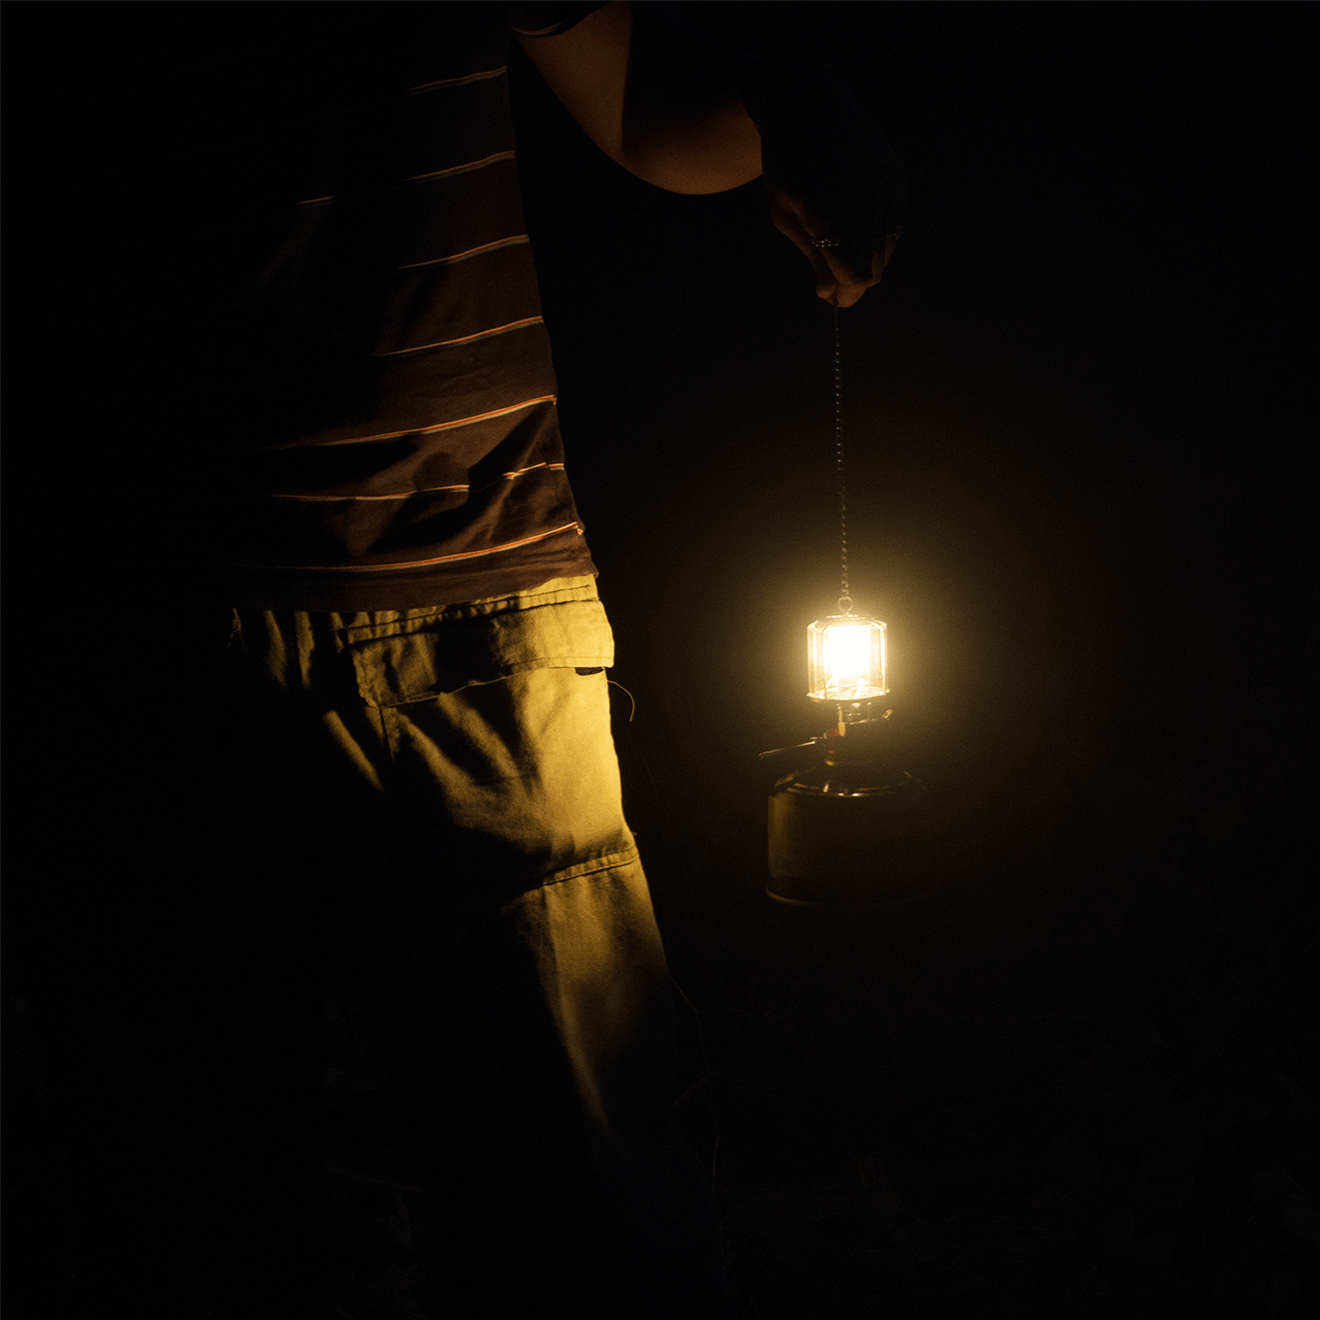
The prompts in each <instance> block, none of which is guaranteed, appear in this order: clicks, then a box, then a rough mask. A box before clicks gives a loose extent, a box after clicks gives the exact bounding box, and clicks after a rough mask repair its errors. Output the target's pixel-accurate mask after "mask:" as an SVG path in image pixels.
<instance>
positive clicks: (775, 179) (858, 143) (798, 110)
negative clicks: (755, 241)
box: [743, 61, 907, 307]
mask: <svg viewBox="0 0 1320 1320" xmlns="http://www.w3.org/2000/svg"><path fill="white" fill-rule="evenodd" d="M743 98H744V101H745V103H746V104H747V108H748V110H749V112H750V113H751V115H752V118H753V120H754V121H755V122H756V125H757V128H758V129H759V130H760V133H761V165H762V176H763V178H764V181H765V187H766V192H767V194H768V196H769V199H770V215H771V218H772V219H773V220H774V223H775V226H776V228H778V229H779V231H780V232H781V233H783V234H785V235H786V236H787V237H788V238H789V239H791V240H792V242H793V243H794V244H796V246H797V247H798V249H799V250H800V251H801V252H802V254H803V255H804V256H805V257H806V258H807V260H808V261H810V262H811V265H812V268H813V269H814V270H815V272H816V293H817V294H818V295H819V296H820V297H821V298H823V299H824V300H825V301H826V302H828V303H831V304H832V305H833V306H835V307H851V306H852V305H853V303H855V302H856V301H857V300H858V299H859V298H860V297H861V296H862V295H863V294H864V293H865V292H866V290H867V289H869V288H870V287H871V286H872V285H875V284H878V283H879V282H880V277H881V275H883V274H884V269H885V266H886V265H887V264H888V262H889V259H890V257H891V256H893V253H894V245H895V243H896V242H897V241H898V235H899V232H900V226H901V223H902V218H903V214H904V211H905V209H906V205H907V180H906V177H905V175H904V172H903V167H902V166H901V165H900V164H899V162H898V159H897V157H896V156H895V155H894V153H893V151H892V149H891V148H890V146H889V144H888V143H887V142H886V141H885V139H884V137H883V136H882V135H881V133H880V130H879V129H878V128H877V127H876V125H875V123H874V122H873V121H872V119H871V117H870V116H869V115H868V114H867V113H866V111H865V109H864V108H863V107H862V106H860V105H858V104H856V103H855V102H854V101H852V99H851V98H850V97H848V96H847V94H846V93H845V92H844V91H843V89H842V88H841V87H840V86H839V85H838V83H837V81H836V80H835V79H834V77H833V76H832V75H831V74H830V73H829V71H828V70H825V69H822V68H817V67H809V66H808V67H803V66H794V65H792V64H789V63H787V62H769V61H767V62H766V63H764V64H761V65H757V66H754V67H753V68H752V69H750V70H749V71H748V74H747V76H746V81H745V87H744V92H743Z"/></svg>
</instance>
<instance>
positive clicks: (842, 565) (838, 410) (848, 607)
mask: <svg viewBox="0 0 1320 1320" xmlns="http://www.w3.org/2000/svg"><path fill="white" fill-rule="evenodd" d="M831 310H832V311H833V312H834V455H835V483H836V486H837V489H838V494H839V585H840V595H839V609H840V611H841V612H842V613H844V614H851V613H852V597H851V596H850V595H849V594H848V500H847V491H846V488H845V485H844V474H843V359H842V354H841V353H840V349H839V309H838V308H837V307H834V308H832V309H831Z"/></svg>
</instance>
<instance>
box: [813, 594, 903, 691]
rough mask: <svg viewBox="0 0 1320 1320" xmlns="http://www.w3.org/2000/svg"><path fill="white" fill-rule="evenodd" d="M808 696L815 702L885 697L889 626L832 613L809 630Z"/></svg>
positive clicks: (818, 620) (817, 621)
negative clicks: (886, 636) (887, 631)
mask: <svg viewBox="0 0 1320 1320" xmlns="http://www.w3.org/2000/svg"><path fill="white" fill-rule="evenodd" d="M807 666H808V687H807V696H809V697H810V698H811V699H812V700H813V701H831V702H851V701H870V700H871V699H872V698H874V697H883V696H884V695H885V694H886V693H887V692H888V691H889V688H888V686H887V685H886V683H885V625H884V624H883V623H881V622H880V620H879V619H868V618H867V617H866V616H865V615H862V614H832V615H830V616H828V617H827V618H824V619H817V620H816V622H815V623H813V624H812V625H811V627H810V628H808V629H807Z"/></svg>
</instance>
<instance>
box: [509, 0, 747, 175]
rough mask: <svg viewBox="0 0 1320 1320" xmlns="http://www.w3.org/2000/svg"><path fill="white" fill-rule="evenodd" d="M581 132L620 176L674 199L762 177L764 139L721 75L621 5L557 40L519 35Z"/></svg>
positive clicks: (680, 40)
mask: <svg viewBox="0 0 1320 1320" xmlns="http://www.w3.org/2000/svg"><path fill="white" fill-rule="evenodd" d="M518 40H519V42H520V43H521V45H522V48H523V49H524V50H525V51H526V52H527V54H528V57H529V58H530V59H531V61H532V63H533V64H535V65H536V67H537V68H538V69H539V70H540V72H541V76H542V77H543V78H544V79H545V81H546V83H547V84H548V85H549V87H550V90H551V91H552V92H554V94H555V95H556V96H557V97H558V98H559V99H560V101H562V102H563V104H564V106H565V107H566V108H567V110H568V112H569V114H571V115H572V116H573V118H574V119H576V120H577V122H578V124H579V125H580V126H581V128H582V130H583V132H585V133H586V135H587V136H588V137H589V138H590V139H591V140H592V141H593V142H594V143H595V144H596V145H597V146H598V147H599V148H600V149H601V150H602V151H603V152H604V153H605V154H606V155H607V156H608V157H609V158H610V159H611V160H614V161H617V162H618V164H620V165H622V166H623V168H624V169H626V170H628V171H629V172H630V173H632V174H635V175H637V177H638V178H640V179H645V180H646V182H647V183H653V184H655V186H656V187H657V188H663V189H665V190H666V191H667V192H677V193H693V194H699V193H716V192H725V191H727V190H728V189H730V188H738V187H741V186H742V185H743V184H745V183H750V182H751V181H752V180H753V179H755V178H756V177H757V176H758V175H759V174H760V173H761V136H760V134H759V133H758V132H757V131H756V125H755V124H753V123H752V121H751V119H750V117H749V116H748V114H747V111H746V110H744V109H743V106H742V102H741V101H740V100H739V98H738V92H737V85H738V79H737V71H736V70H733V69H728V68H725V67H721V65H720V63H719V62H718V61H716V60H715V59H713V58H712V56H711V53H710V52H709V51H708V50H706V49H705V48H703V47H701V46H700V45H699V44H698V43H696V42H694V41H691V40H685V34H684V33H683V32H682V31H681V30H680V29H676V28H675V27H674V26H673V25H672V24H669V23H666V22H665V21H664V16H663V15H656V16H655V18H654V19H653V18H652V17H651V16H650V15H647V14H644V13H643V14H636V15H635V14H634V10H633V6H632V5H631V4H629V3H626V0H625V2H622V3H621V2H620V0H615V3H612V4H607V5H606V6H605V7H604V8H603V9H598V10H596V12H595V13H593V14H588V15H587V17H586V18H584V19H582V20H581V22H579V23H577V24H576V25H575V26H574V27H572V28H570V29H569V30H568V31H567V32H564V33H561V34H560V35H558V36H553V37H533V36H524V35H522V34H519V35H518Z"/></svg>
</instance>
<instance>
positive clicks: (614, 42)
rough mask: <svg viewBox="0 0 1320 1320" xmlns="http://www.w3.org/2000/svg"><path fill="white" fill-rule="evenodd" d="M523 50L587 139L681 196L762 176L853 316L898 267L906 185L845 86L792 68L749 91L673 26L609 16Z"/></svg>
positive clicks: (825, 285) (667, 19) (791, 233)
mask: <svg viewBox="0 0 1320 1320" xmlns="http://www.w3.org/2000/svg"><path fill="white" fill-rule="evenodd" d="M519 41H520V42H521V44H522V46H523V49H524V50H526V51H527V53H528V55H529V56H530V57H531V60H532V62H533V63H534V64H535V65H536V67H537V68H538V69H539V70H540V71H541V74H542V75H543V76H544V78H545V80H546V82H547V83H548V84H549V85H550V88H551V90H552V91H553V92H554V93H555V95H556V96H558V98H559V99H560V101H562V102H563V104H564V105H565V106H566V107H567V109H568V111H569V113H570V114H572V116H573V117H574V119H576V120H577V122H578V124H579V125H581V127H582V128H583V130H584V131H585V132H586V133H587V135H588V136H589V137H590V138H591V139H592V141H594V142H595V143H596V145H597V146H598V147H600V149H601V150H602V151H604V152H605V154H606V155H608V156H609V157H611V159H613V160H615V161H617V162H618V163H619V164H620V165H622V166H623V167H624V169H626V170H629V171H630V172H631V173H633V174H636V175H637V176H638V177H639V178H642V179H645V180H646V181H647V182H648V183H653V184H655V185H656V186H657V187H660V188H664V189H667V190H668V191H671V192H681V193H694V194H696V193H713V192H722V191H724V190H726V189H729V188H735V187H739V186H740V185H742V184H744V183H748V182H750V181H751V180H752V179H754V178H756V176H757V175H758V174H761V175H762V176H763V178H764V180H765V186H766V192H767V194H768V196H769V201H770V215H771V218H772V219H773V221H774V223H775V225H776V227H777V228H778V229H779V230H780V231H781V232H782V233H784V234H785V235H787V236H788V238H789V239H791V240H792V241H793V243H795V244H796V245H797V247H798V248H799V249H800V250H801V252H802V253H803V255H804V256H805V257H806V258H807V260H808V261H809V262H810V263H811V266H812V269H813V270H814V271H815V274H816V292H817V294H819V295H820V297H821V298H823V299H825V301H826V302H829V303H831V304H833V305H834V306H836V307H851V306H852V304H853V303H855V302H856V301H857V300H858V299H859V298H860V297H861V296H862V295H863V294H864V293H865V292H866V290H867V289H869V288H870V287H871V286H872V285H873V284H878V283H879V281H880V276H881V275H882V274H883V273H884V269H885V265H886V263H887V262H888V261H889V258H890V256H891V255H892V254H893V250H894V243H895V242H896V241H897V237H898V232H899V224H900V222H901V219H902V215H903V210H904V207H905V204H906V200H907V184H906V180H905V178H904V175H903V169H902V166H900V165H899V164H898V161H897V159H896V158H895V156H894V153H893V152H892V151H891V150H890V148H889V145H888V143H886V142H885V140H884V138H883V136H882V135H881V134H880V131H879V129H878V128H876V126H875V124H874V123H873V122H872V120H871V118H870V116H869V115H868V114H867V113H866V111H865V109H864V108H863V107H862V106H860V105H859V104H857V103H856V102H854V101H852V100H851V99H850V98H849V97H848V96H847V94H846V93H845V92H844V90H843V89H842V86H841V84H840V83H839V81H838V79H837V78H836V77H835V76H834V75H833V74H831V73H830V72H829V71H828V70H826V69H824V68H821V67H819V66H813V65H801V64H796V63H793V62H791V61H787V60H763V61H759V62H757V63H755V64H752V65H751V66H750V67H749V68H748V69H747V70H746V71H745V73H744V75H743V78H742V88H741V99H740V93H739V88H738V86H737V81H738V79H737V73H736V69H735V68H734V67H733V64H732V62H731V61H730V60H729V58H728V57H727V56H721V55H720V54H719V52H716V51H714V50H712V49H710V48H709V47H707V46H705V45H703V44H702V43H700V42H699V41H698V40H697V39H696V38H695V35H694V34H692V33H691V32H689V31H688V30H686V29H685V28H684V27H683V26H682V24H681V23H679V22H678V21H677V19H676V18H675V17H674V16H673V15H672V14H671V13H670V12H669V8H668V6H664V5H653V6H649V7H643V8H641V9H640V10H635V9H634V8H633V6H632V5H630V4H627V3H614V4H608V5H606V6H605V7H604V8H603V9H600V10H597V11H596V12H595V13H593V14H591V15H589V16H588V17H587V18H585V19H583V20H582V21H581V22H579V23H578V24H577V25H576V26H574V27H573V28H571V29H570V30H569V31H567V32H565V33H562V34H560V35H557V36H552V37H536V36H532V35H526V34H524V35H520V36H519Z"/></svg>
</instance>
